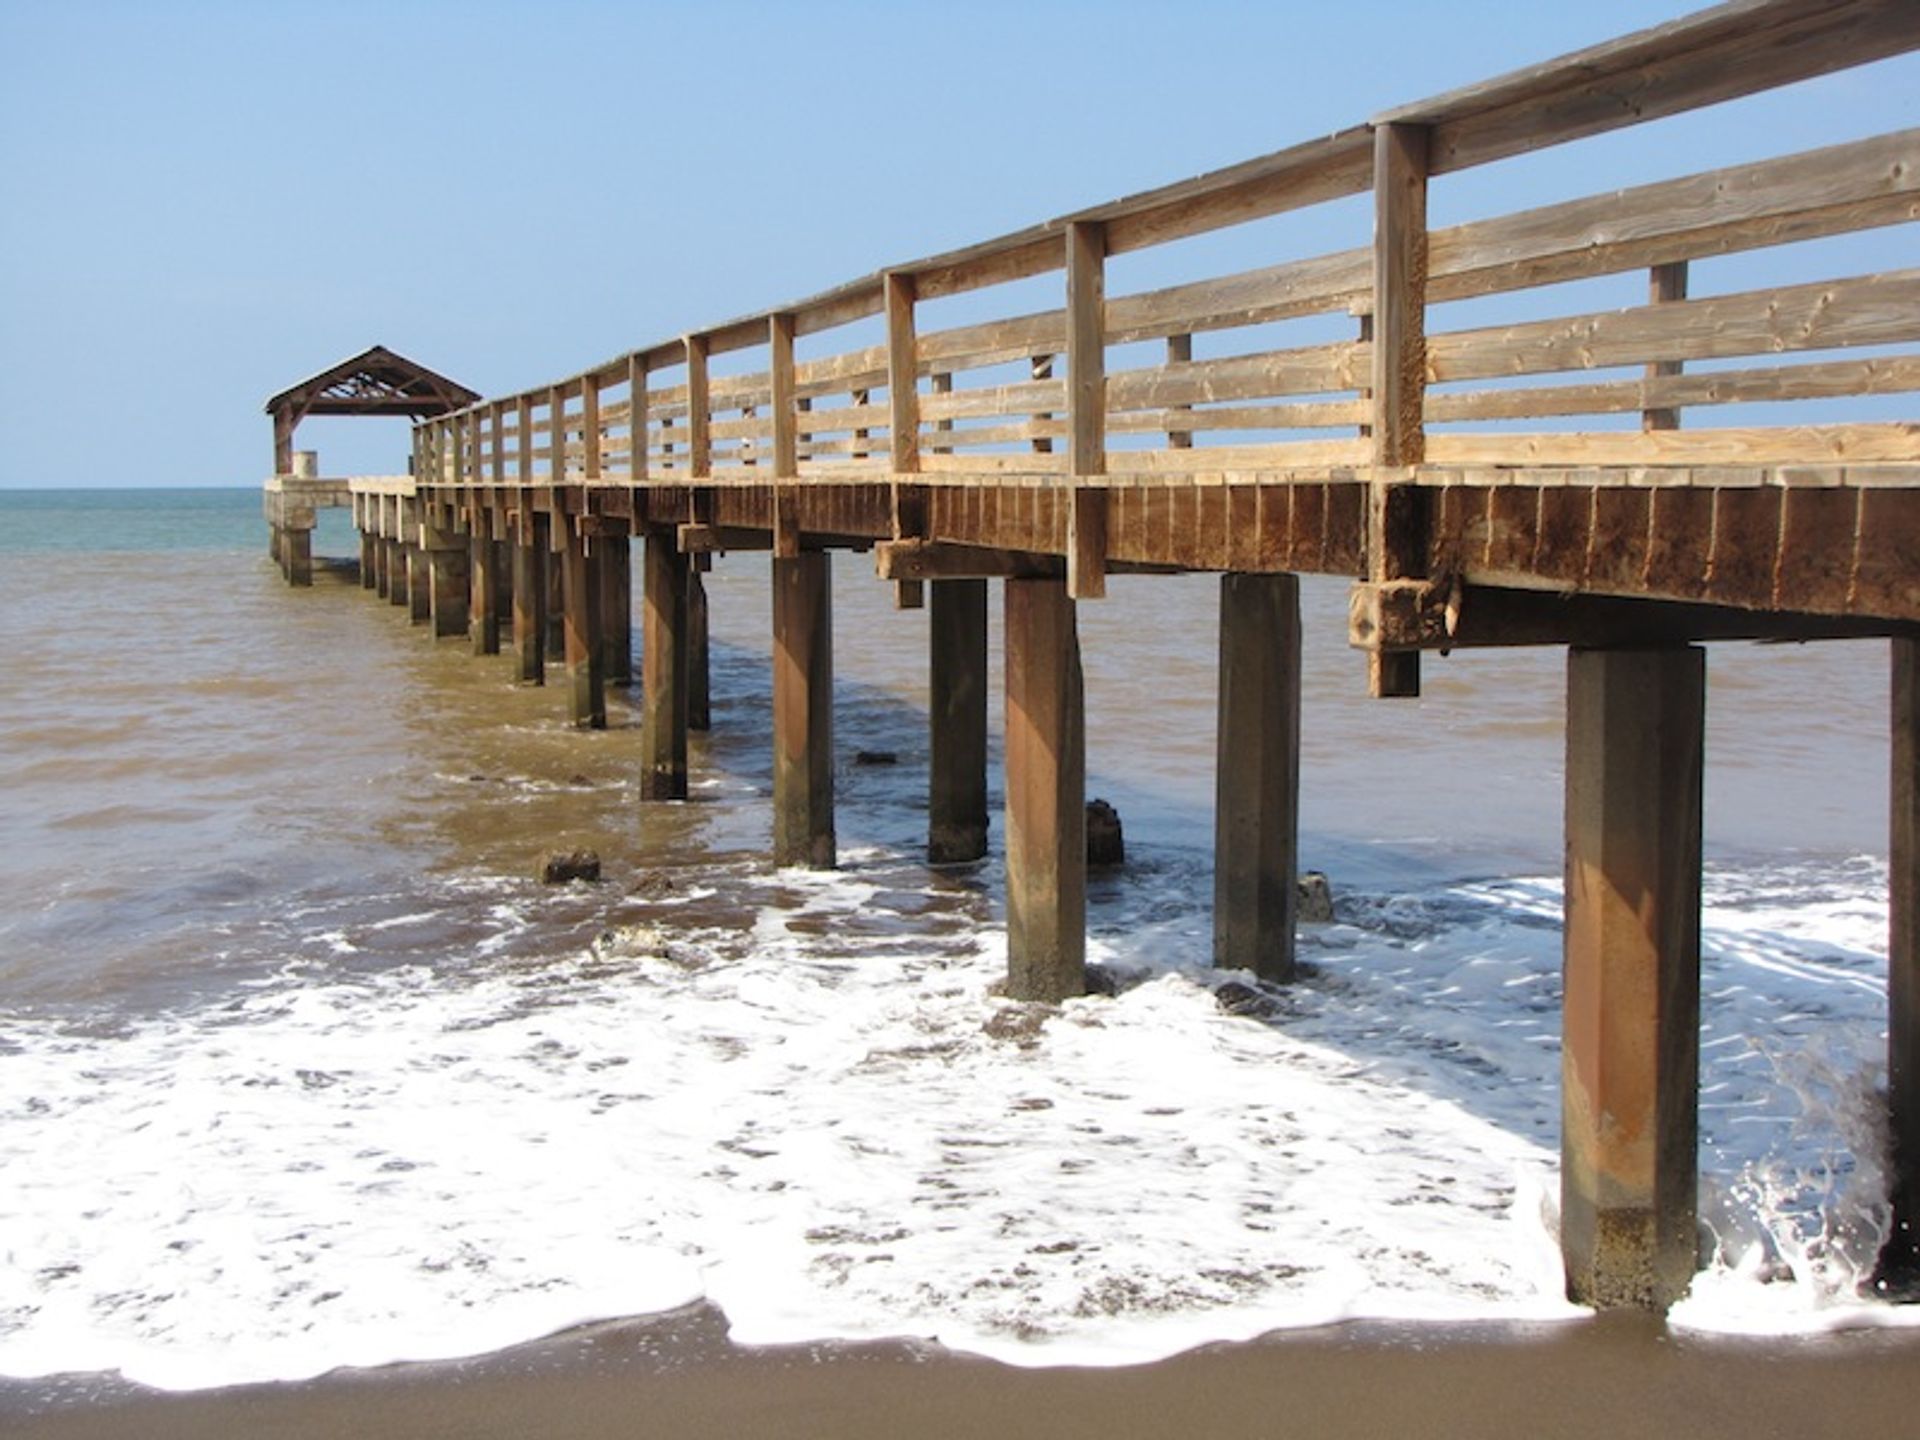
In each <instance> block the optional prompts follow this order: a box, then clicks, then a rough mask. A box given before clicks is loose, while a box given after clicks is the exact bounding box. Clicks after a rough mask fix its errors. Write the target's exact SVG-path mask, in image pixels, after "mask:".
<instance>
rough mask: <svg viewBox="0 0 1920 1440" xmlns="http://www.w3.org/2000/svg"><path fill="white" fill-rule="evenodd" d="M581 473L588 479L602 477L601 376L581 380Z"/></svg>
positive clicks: (586, 377)
mask: <svg viewBox="0 0 1920 1440" xmlns="http://www.w3.org/2000/svg"><path fill="white" fill-rule="evenodd" d="M580 474H581V476H582V477H583V478H584V479H587V480H598V479H599V478H600V377H599V376H597V375H588V376H585V377H584V378H583V379H582V380H581V381H580Z"/></svg>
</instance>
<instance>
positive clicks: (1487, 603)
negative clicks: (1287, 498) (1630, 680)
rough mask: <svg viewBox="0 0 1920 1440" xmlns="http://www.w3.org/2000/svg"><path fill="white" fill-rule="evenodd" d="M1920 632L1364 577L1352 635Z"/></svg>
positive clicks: (1704, 636) (1777, 614) (1864, 619)
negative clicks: (1381, 581) (1375, 580)
mask: <svg viewBox="0 0 1920 1440" xmlns="http://www.w3.org/2000/svg"><path fill="white" fill-rule="evenodd" d="M1890 634H1906V635H1920V626H1915V625H1910V624H1906V625H1903V624H1900V623H1897V622H1893V621H1888V620H1881V619H1875V618H1873V617H1870V616H1860V617H1854V616H1844V615H1811V614H1806V613H1802V612H1798V611H1780V610H1745V609H1740V608H1737V607H1735V606H1730V605H1708V604H1698V603H1689V602H1681V601H1671V600H1634V599H1628V598H1625V597H1621V596H1613V595H1581V594H1573V593H1567V592H1557V591H1545V590H1512V589H1506V588H1504V587H1499V586H1490V585H1467V584H1455V583H1452V582H1439V581H1431V580H1396V581H1390V582H1388V583H1387V584H1385V585H1373V584H1370V583H1367V582H1365V581H1362V582H1359V583H1357V584H1356V585H1355V586H1354V587H1353V590H1352V593H1351V595H1350V596H1349V599H1348V611H1347V639H1348V643H1349V644H1351V645H1353V646H1355V647H1356V648H1358V649H1367V648H1370V647H1372V646H1373V645H1375V644H1379V645H1385V646H1388V647H1391V648H1392V649H1395V650H1438V651H1441V652H1443V653H1444V652H1446V651H1448V650H1474V649H1485V648H1489V647H1496V646H1517V645H1580V646H1587V647H1593V648H1603V647H1608V646H1619V645H1632V644H1644V645H1654V644H1659V645H1669V644H1672V645H1678V644H1685V643H1688V642H1693V641H1706V640H1779V641H1800V640H1846V639H1859V638H1864V637H1870V636H1879V635H1890Z"/></svg>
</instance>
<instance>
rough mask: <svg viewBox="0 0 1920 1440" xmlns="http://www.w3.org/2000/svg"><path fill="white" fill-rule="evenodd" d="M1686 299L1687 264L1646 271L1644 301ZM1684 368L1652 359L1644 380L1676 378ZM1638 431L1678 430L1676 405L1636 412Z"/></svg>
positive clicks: (1663, 302) (1675, 362) (1677, 363)
mask: <svg viewBox="0 0 1920 1440" xmlns="http://www.w3.org/2000/svg"><path fill="white" fill-rule="evenodd" d="M1686 298H1687V262H1686V261H1684V260H1675V261H1673V262H1671V263H1670V264H1666V265H1656V266H1654V267H1653V269H1652V270H1651V271H1649V272H1648V277H1647V299H1648V300H1649V301H1650V302H1651V303H1653V304H1655V305H1671V304H1673V303H1675V302H1676V301H1679V300H1684V299H1686ZM1684 368H1685V366H1684V365H1683V364H1682V362H1680V361H1678V360H1653V361H1649V362H1648V364H1647V378H1648V379H1649V380H1658V379H1661V378H1662V377H1664V376H1668V375H1678V374H1680V373H1681V372H1682V370H1683V369H1684ZM1640 428H1641V429H1642V430H1643V431H1647V432H1648V433H1651V432H1653V431H1656V430H1678V429H1679V428H1680V408H1679V406H1677V405H1655V406H1649V407H1648V408H1647V409H1645V410H1642V411H1641V412H1640Z"/></svg>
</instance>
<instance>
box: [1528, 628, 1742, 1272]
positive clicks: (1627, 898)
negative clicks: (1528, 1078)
mask: <svg viewBox="0 0 1920 1440" xmlns="http://www.w3.org/2000/svg"><path fill="white" fill-rule="evenodd" d="M1705 701H1706V652H1705V651H1704V650H1702V649H1700V648H1699V647H1698V646H1666V647H1660V648H1653V649H1621V650H1582V649H1577V648H1576V649H1571V650H1569V651H1568V659H1567V773H1566V832H1567V871H1566V927H1565V942H1564V943H1565V969H1566V981H1565V999H1564V1001H1563V1004H1564V1019H1563V1022H1562V1023H1563V1033H1562V1043H1561V1144H1560V1247H1561V1253H1562V1255H1563V1257H1564V1259H1565V1263H1566V1274H1567V1295H1568V1298H1569V1299H1572V1300H1575V1301H1578V1302H1580V1303H1583V1304H1588V1305H1593V1306H1596V1307H1598V1308H1601V1309H1607V1308H1614V1307H1622V1306H1640V1307H1645V1308H1650V1309H1664V1308H1665V1307H1666V1306H1667V1305H1669V1304H1671V1303H1672V1302H1673V1301H1675V1300H1677V1299H1678V1298H1679V1297H1680V1296H1681V1295H1683V1294H1684V1293H1686V1289H1687V1286H1688V1285H1689V1284H1690V1283H1691V1282H1692V1278H1693V1272H1694V1267H1695V1246H1696V1240H1695V1235H1694V1230H1695V1219H1696V1208H1697V1188H1698V1173H1697V1172H1698V1157H1697V1150H1698V1129H1699V1126H1698V1104H1699V1092H1700V1075H1699V1069H1700V775H1701V762H1702V754H1703V748H1704V747H1703V735H1704V722H1705V713H1706V705H1705Z"/></svg>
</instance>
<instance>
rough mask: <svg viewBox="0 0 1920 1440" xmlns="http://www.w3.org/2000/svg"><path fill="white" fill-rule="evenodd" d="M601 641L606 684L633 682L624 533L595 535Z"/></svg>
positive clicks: (629, 556) (628, 549)
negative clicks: (598, 559) (598, 576)
mask: <svg viewBox="0 0 1920 1440" xmlns="http://www.w3.org/2000/svg"><path fill="white" fill-rule="evenodd" d="M593 545H594V549H595V551H596V552H598V554H599V558H600V563H599V565H598V567H597V569H598V571H599V575H600V644H601V649H602V651H603V652H604V653H603V660H602V663H603V664H604V666H605V668H606V672H607V683H608V684H609V685H631V684H632V683H633V542H632V541H631V539H630V538H629V537H628V536H626V535H598V536H595V537H594V542H593Z"/></svg>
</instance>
